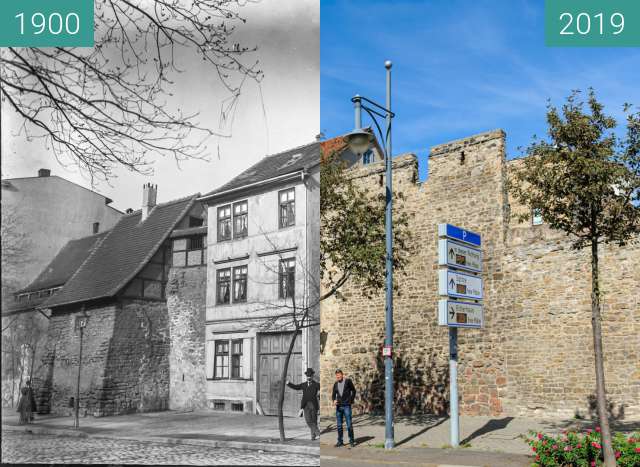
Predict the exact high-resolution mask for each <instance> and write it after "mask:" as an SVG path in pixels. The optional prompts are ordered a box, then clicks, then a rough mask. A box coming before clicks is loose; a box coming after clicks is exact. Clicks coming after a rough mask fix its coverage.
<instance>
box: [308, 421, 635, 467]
mask: <svg viewBox="0 0 640 467" xmlns="http://www.w3.org/2000/svg"><path fill="white" fill-rule="evenodd" d="M353 425H354V432H355V436H356V442H357V444H358V445H357V446H356V447H355V448H353V449H348V448H339V449H336V448H334V447H333V445H334V444H335V442H336V431H335V419H332V418H328V417H323V418H322V420H321V429H322V435H321V437H320V445H321V455H322V458H323V461H324V459H325V458H326V459H327V460H328V461H329V460H330V459H331V458H333V457H337V458H345V459H347V458H353V459H358V462H360V463H361V464H362V465H364V464H365V463H366V461H365V458H366V457H367V456H371V457H372V459H374V460H376V461H377V462H380V463H385V462H384V461H383V459H387V462H388V461H389V460H392V461H393V462H396V463H402V464H406V463H408V465H412V461H411V459H413V458H414V457H415V456H414V454H412V453H415V452H422V453H423V458H422V459H423V462H425V463H427V462H431V463H433V464H434V465H439V464H443V463H446V464H455V463H456V462H460V463H461V464H462V465H530V463H531V457H530V454H531V449H530V447H529V446H528V445H527V444H526V443H525V442H524V440H523V435H527V434H528V431H529V430H535V431H544V432H545V433H548V434H554V433H555V434H558V433H560V432H562V430H567V429H573V430H578V429H582V430H584V429H587V428H590V427H591V428H593V427H594V423H593V422H590V421H584V420H564V421H563V420H537V419H532V418H524V417H518V418H514V417H498V418H492V417H469V416H462V417H460V446H461V447H460V448H458V449H451V446H450V439H449V419H448V418H442V417H435V416H430V415H420V416H411V417H406V416H401V417H396V419H395V420H394V434H395V442H396V448H397V449H396V450H394V451H392V452H396V453H397V454H395V457H392V456H394V455H393V454H392V452H389V451H385V450H384V449H383V447H384V431H385V427H384V416H373V415H358V416H355V417H354V419H353ZM612 428H613V429H614V430H616V431H622V432H626V433H630V432H633V431H637V430H639V429H640V422H638V421H636V422H618V423H614V425H613V427H612ZM346 436H347V435H346V428H345V442H346V441H347V438H346ZM496 454H497V455H502V461H501V463H498V464H496V463H492V462H496V460H495V459H493V461H491V460H489V458H490V457H491V455H496ZM487 456H488V457H487ZM404 458H407V459H408V460H407V461H406V462H405V461H404V460H403V461H402V462H400V460H401V459H404ZM417 458H418V457H415V459H417ZM484 458H486V459H485V461H484V463H483V459H484ZM455 459H458V460H455ZM465 459H467V463H465V462H462V461H464V460H465ZM474 459H476V461H475V462H471V463H469V462H470V461H473V460H474ZM330 463H331V462H329V464H330Z"/></svg>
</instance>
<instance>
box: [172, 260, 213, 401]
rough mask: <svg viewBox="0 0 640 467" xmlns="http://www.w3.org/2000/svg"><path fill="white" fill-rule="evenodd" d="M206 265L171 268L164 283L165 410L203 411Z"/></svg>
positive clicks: (204, 397)
mask: <svg viewBox="0 0 640 467" xmlns="http://www.w3.org/2000/svg"><path fill="white" fill-rule="evenodd" d="M206 287H207V269H206V266H196V267H189V268H173V269H171V272H170V273H169V281H168V283H167V307H168V310H169V336H170V339H171V349H170V353H169V369H170V370H169V394H170V397H169V408H170V409H172V410H189V409H202V408H206V404H207V397H206V375H205V326H204V322H205V312H206Z"/></svg>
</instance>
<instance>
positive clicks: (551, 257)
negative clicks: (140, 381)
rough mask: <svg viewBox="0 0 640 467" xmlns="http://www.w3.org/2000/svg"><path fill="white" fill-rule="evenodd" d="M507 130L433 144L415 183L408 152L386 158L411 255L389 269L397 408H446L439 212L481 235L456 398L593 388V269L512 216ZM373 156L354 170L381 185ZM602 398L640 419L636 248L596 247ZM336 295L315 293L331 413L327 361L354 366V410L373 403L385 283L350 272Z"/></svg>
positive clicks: (554, 401)
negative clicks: (365, 283) (377, 287)
mask: <svg viewBox="0 0 640 467" xmlns="http://www.w3.org/2000/svg"><path fill="white" fill-rule="evenodd" d="M510 164H511V163H507V162H506V161H505V135H504V133H503V132H502V131H500V130H498V131H493V132H488V133H483V134H480V135H476V136H473V137H470V138H466V139H464V140H459V141H454V142H452V143H448V144H445V145H440V146H437V147H434V148H432V151H431V157H430V160H429V176H428V179H427V181H426V182H424V183H417V182H416V180H417V161H416V158H415V156H413V155H406V156H400V157H397V158H395V159H394V180H393V181H394V191H401V192H403V193H404V195H405V197H406V199H405V201H404V203H398V205H397V206H396V207H395V209H396V210H398V209H404V210H406V211H407V212H409V213H410V214H412V218H411V221H410V229H411V230H412V232H413V235H414V237H413V242H412V243H413V248H414V251H413V253H412V259H411V261H410V263H409V265H408V267H407V268H406V271H405V273H406V274H405V275H402V274H397V275H396V280H397V281H398V283H399V284H400V290H399V294H397V295H396V296H395V298H394V324H395V329H394V355H395V360H394V362H395V380H396V383H397V386H396V394H395V401H396V411H397V412H398V413H403V414H408V413H424V412H426V413H440V414H442V413H446V412H447V410H448V405H449V404H448V383H449V381H448V365H447V359H448V338H447V336H448V333H447V329H446V328H444V327H440V326H438V325H437V312H436V306H437V300H438V296H437V282H438V277H437V270H438V265H437V224H439V223H444V222H448V223H451V224H455V225H460V226H462V227H464V228H467V229H470V230H473V231H477V232H479V233H480V234H482V238H483V253H484V261H483V273H482V275H483V278H484V291H485V327H484V329H482V330H470V329H465V330H461V331H460V332H459V334H458V335H459V359H460V360H459V385H460V397H461V400H460V403H461V406H460V407H461V411H462V412H463V413H466V414H478V415H479V414H483V415H503V414H504V415H542V416H553V417H569V416H573V415H575V414H576V413H579V414H580V415H588V414H589V412H590V403H591V400H590V397H591V395H592V394H593V392H594V386H595V385H594V375H593V373H594V371H593V357H592V348H591V345H592V343H591V339H592V337H591V323H590V288H589V283H590V269H589V262H588V259H587V256H585V255H586V253H585V252H575V251H572V250H571V249H570V247H569V241H568V240H567V238H566V237H564V236H563V235H561V234H560V233H558V232H551V231H550V230H549V229H548V228H547V227H546V226H544V225H543V226H532V225H531V224H518V223H517V222H516V221H513V220H511V211H512V210H513V209H515V208H514V207H512V206H510V205H509V197H508V194H507V190H506V184H505V182H506V178H507V175H508V170H509V166H510ZM383 170H384V168H383V165H382V164H381V163H378V164H372V165H371V166H365V167H363V168H358V169H354V172H353V175H354V176H355V177H356V178H358V179H359V180H360V181H361V183H365V184H367V185H368V186H369V187H370V188H371V189H376V187H378V189H380V190H382V187H383V186H384V175H383ZM601 259H602V263H603V264H602V272H601V275H602V277H603V283H602V287H603V289H604V291H605V302H604V324H603V326H604V331H605V349H606V356H605V358H606V376H607V387H608V391H609V397H610V399H611V402H612V404H613V405H614V406H615V408H614V413H615V414H616V415H617V414H618V413H619V411H620V407H623V409H622V410H623V412H624V414H625V415H626V416H627V417H628V418H640V397H639V395H640V394H639V391H640V371H639V370H638V367H637V362H638V360H639V359H640V358H639V357H640V337H638V336H640V332H638V331H640V329H639V328H640V306H639V303H638V297H639V296H640V267H639V266H638V263H639V262H640V248H639V247H638V246H629V247H625V248H622V249H621V248H616V247H607V248H605V249H604V251H603V252H602V256H601ZM344 295H345V296H346V298H347V300H346V301H345V302H337V301H335V300H332V301H327V302H326V303H325V302H323V303H322V306H321V319H322V327H323V328H324V329H325V330H326V331H327V332H328V333H329V334H328V340H327V345H326V348H325V351H324V354H323V356H322V359H321V370H322V373H321V384H322V387H323V388H324V389H323V391H322V400H321V402H322V410H323V412H324V413H327V414H328V413H329V412H330V410H331V409H330V401H329V398H330V387H331V384H332V381H333V379H334V376H333V372H334V369H335V368H336V367H340V368H342V369H343V370H344V371H345V373H346V374H347V375H348V376H350V377H352V378H353V380H354V383H355V384H356V387H357V389H358V391H359V392H360V396H359V397H358V399H357V402H356V410H357V411H358V412H378V411H381V410H382V409H383V406H384V369H383V361H382V358H381V356H380V347H381V345H382V343H383V338H384V295H383V293H380V294H379V295H378V296H377V297H374V299H372V300H367V299H366V298H364V297H363V296H362V295H361V294H360V293H359V291H358V289H357V287H354V286H353V285H352V284H347V285H346V286H345V289H344Z"/></svg>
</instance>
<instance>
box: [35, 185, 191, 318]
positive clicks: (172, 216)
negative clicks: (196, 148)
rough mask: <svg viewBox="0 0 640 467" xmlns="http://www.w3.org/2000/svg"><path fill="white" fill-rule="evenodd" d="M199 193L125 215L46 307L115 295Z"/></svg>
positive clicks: (151, 253)
mask: <svg viewBox="0 0 640 467" xmlns="http://www.w3.org/2000/svg"><path fill="white" fill-rule="evenodd" d="M196 198H197V195H195V196H190V197H187V198H182V199H179V200H175V201H171V202H168V203H164V204H158V205H157V206H155V207H154V208H153V209H152V210H151V212H150V213H149V215H148V217H147V218H146V219H145V220H144V222H140V220H141V216H142V213H141V211H140V210H138V211H135V212H133V213H131V214H127V215H125V216H123V217H122V218H121V219H120V221H119V222H118V223H117V224H116V225H115V226H114V227H113V228H112V229H111V230H110V231H109V232H108V233H107V235H106V237H105V238H104V239H103V240H102V242H101V243H100V245H99V247H98V248H96V249H95V250H94V251H93V252H92V253H91V254H90V255H89V257H88V258H87V259H86V261H85V262H84V263H83V264H82V265H81V266H80V268H79V269H78V270H77V271H76V273H75V274H74V275H73V276H72V277H71V278H70V279H69V280H68V281H67V283H66V284H65V285H64V287H63V288H62V289H61V290H60V291H59V292H58V293H57V294H55V295H54V296H52V297H51V298H50V299H49V300H47V301H46V302H45V303H44V304H43V306H46V307H55V306H60V305H68V304H72V303H78V302H84V301H87V300H93V299H98V298H105V297H112V296H114V295H115V294H117V293H118V292H119V291H120V290H121V289H122V288H123V287H124V286H125V285H127V284H128V283H129V281H131V279H133V278H134V277H135V276H136V274H138V273H139V272H140V270H141V269H142V268H143V267H144V266H145V265H146V264H147V262H148V261H149V260H150V259H151V257H152V256H153V255H154V254H155V252H156V251H157V250H158V248H159V247H160V246H161V245H162V243H163V242H164V241H165V239H166V238H167V237H168V236H169V234H170V233H171V231H172V230H173V229H174V228H175V227H176V224H177V223H178V222H179V221H180V219H182V218H183V217H184V216H185V215H186V214H187V212H188V211H189V210H190V209H191V207H192V206H193V204H194V202H195V200H196Z"/></svg>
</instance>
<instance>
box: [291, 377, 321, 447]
mask: <svg viewBox="0 0 640 467" xmlns="http://www.w3.org/2000/svg"><path fill="white" fill-rule="evenodd" d="M314 373H315V372H314V371H313V368H307V371H305V372H304V374H305V376H306V377H307V381H305V382H304V383H301V384H293V383H292V382H290V381H287V386H289V387H290V388H291V389H295V390H296V391H300V390H302V401H301V402H300V408H301V409H302V410H303V411H304V420H305V421H306V422H307V425H308V426H309V429H310V430H311V439H312V440H314V439H316V438H318V437H319V436H320V429H319V428H318V410H319V409H320V401H319V400H318V394H319V393H320V384H318V383H317V382H316V381H314V380H313V375H314Z"/></svg>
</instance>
